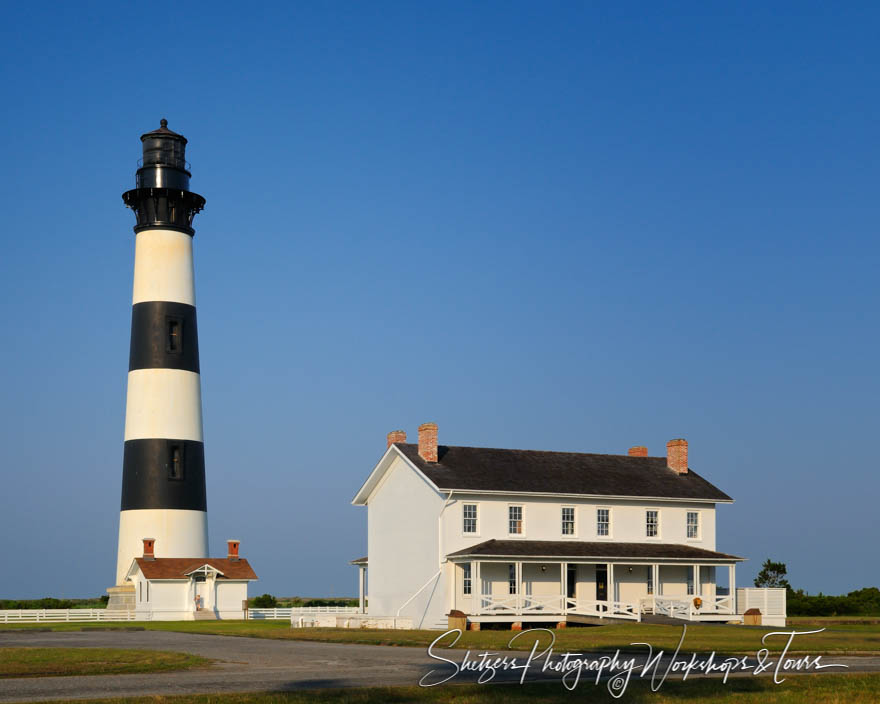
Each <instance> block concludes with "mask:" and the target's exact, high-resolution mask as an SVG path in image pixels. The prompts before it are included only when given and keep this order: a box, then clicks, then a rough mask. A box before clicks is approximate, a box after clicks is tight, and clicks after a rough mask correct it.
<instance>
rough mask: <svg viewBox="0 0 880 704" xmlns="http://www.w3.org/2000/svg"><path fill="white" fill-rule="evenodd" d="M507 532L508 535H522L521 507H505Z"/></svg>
mask: <svg viewBox="0 0 880 704" xmlns="http://www.w3.org/2000/svg"><path fill="white" fill-rule="evenodd" d="M507 532H508V534H509V535H522V532H523V507H522V506H508V507H507Z"/></svg>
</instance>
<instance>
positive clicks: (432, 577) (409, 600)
mask: <svg viewBox="0 0 880 704" xmlns="http://www.w3.org/2000/svg"><path fill="white" fill-rule="evenodd" d="M442 571H443V570H442V569H439V570H437V571H436V572H435V573H434V574H433V575H431V578H430V579H429V580H428V581H427V582H425V583H424V584H423V585H422V586H421V587H419V590H418V591H417V592H416V593H415V594H413V595H412V596H411V597H410V598H409V599H407V600H406V601H404V602H403V604H402V605H401V607H400V608H399V609H398V610H397V617H398V618H399V617H400V612H401V611H403V609H404V607H405V606H406V605H407V604H409V602H411V601H412V600H413V599H415V598H416V597H417V596H418V595H419V594H421V593H422V589H424V588H425V587H427V586H428V585H429V584H430V583H431V582H433V581H434V580H435V579H437V577H439V576H440V573H441V572H442Z"/></svg>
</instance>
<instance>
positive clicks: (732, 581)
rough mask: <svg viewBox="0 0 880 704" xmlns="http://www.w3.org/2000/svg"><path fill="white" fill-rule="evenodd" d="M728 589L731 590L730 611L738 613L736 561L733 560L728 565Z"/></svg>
mask: <svg viewBox="0 0 880 704" xmlns="http://www.w3.org/2000/svg"><path fill="white" fill-rule="evenodd" d="M727 584H728V587H727V590H728V591H729V592H730V608H731V611H730V613H732V614H738V613H739V609H738V608H737V604H736V563H735V562H731V563H730V564H729V565H728V566H727Z"/></svg>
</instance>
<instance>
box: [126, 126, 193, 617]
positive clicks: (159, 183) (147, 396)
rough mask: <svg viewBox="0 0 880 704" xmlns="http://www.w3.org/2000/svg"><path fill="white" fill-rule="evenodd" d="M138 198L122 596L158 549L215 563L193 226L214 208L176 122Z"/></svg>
mask: <svg viewBox="0 0 880 704" xmlns="http://www.w3.org/2000/svg"><path fill="white" fill-rule="evenodd" d="M141 142H143V161H142V162H141V163H140V164H139V168H138V170H137V176H136V179H135V184H136V187H135V188H134V190H131V191H126V192H125V193H124V194H123V195H122V199H123V201H125V205H126V206H128V207H129V208H131V209H132V210H133V211H134V213H135V216H136V217H137V224H136V225H135V228H134V231H135V258H134V295H133V300H132V312H131V352H130V355H129V363H128V394H127V400H126V408H125V453H124V459H123V467H122V511H121V514H120V519H119V550H118V555H117V566H116V585H117V587H116V588H113V589H111V590H110V593H111V604H114V605H118V606H122V605H123V603H122V602H128V601H129V599H128V598H126V596H125V595H124V594H123V593H124V592H126V591H127V587H126V586H125V584H124V580H125V575H126V572H127V571H128V569H129V567H130V566H131V562H132V559H133V558H135V557H139V556H140V555H141V552H142V545H143V539H144V538H153V539H154V540H155V553H156V557H207V555H208V514H207V502H206V496H205V452H204V444H203V438H202V394H201V382H200V377H199V340H198V332H197V328H196V298H195V285H194V276H193V236H194V234H195V231H194V230H193V228H192V222H193V217H194V216H195V215H196V213H198V212H199V211H200V210H201V209H202V208H203V207H204V205H205V199H204V198H202V196H200V195H198V194H197V193H193V192H192V191H190V190H189V179H190V176H191V174H190V171H189V164H188V163H187V161H186V155H185V151H186V138H185V137H183V135H180V134H177V133H176V132H172V131H171V130H169V129H168V122H167V121H166V120H162V121H161V127H160V128H159V129H157V130H154V131H153V132H147V133H146V134H144V135H142V136H141Z"/></svg>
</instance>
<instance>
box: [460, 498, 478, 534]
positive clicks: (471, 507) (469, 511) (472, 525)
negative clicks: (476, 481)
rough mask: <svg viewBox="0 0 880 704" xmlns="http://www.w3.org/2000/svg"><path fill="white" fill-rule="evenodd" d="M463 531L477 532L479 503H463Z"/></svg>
mask: <svg viewBox="0 0 880 704" xmlns="http://www.w3.org/2000/svg"><path fill="white" fill-rule="evenodd" d="M461 532H462V533H473V534H476V532H477V505H476V504H463V505H462V507H461Z"/></svg>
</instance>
